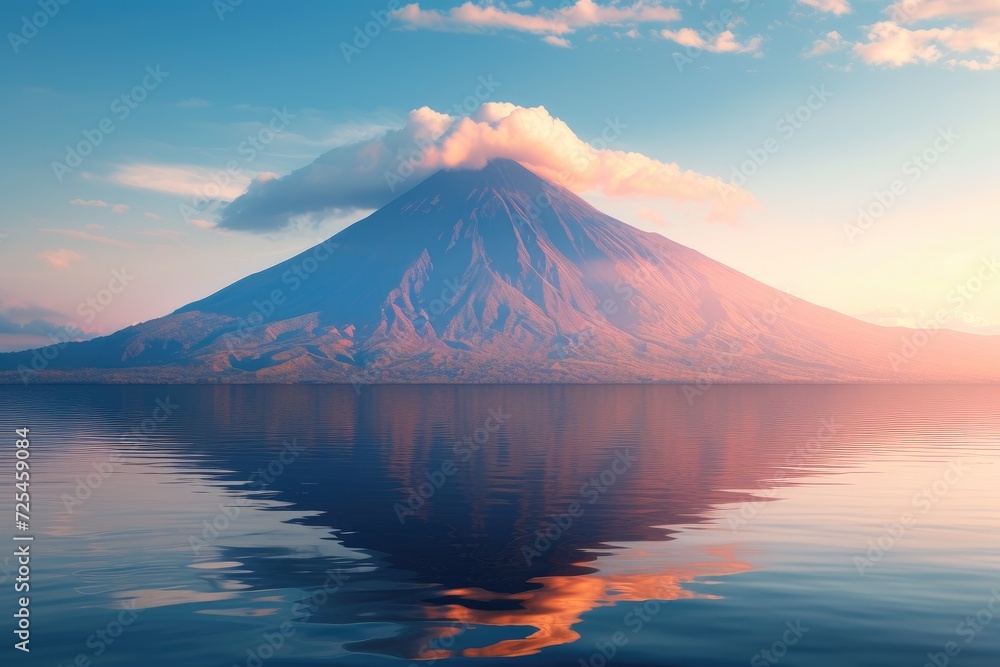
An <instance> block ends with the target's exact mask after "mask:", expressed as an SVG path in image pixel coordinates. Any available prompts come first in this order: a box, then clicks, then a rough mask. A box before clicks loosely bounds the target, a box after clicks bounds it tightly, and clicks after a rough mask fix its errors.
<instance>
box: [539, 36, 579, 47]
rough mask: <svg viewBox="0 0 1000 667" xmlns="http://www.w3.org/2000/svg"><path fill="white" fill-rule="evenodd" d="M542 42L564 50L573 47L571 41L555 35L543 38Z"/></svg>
mask: <svg viewBox="0 0 1000 667" xmlns="http://www.w3.org/2000/svg"><path fill="white" fill-rule="evenodd" d="M542 41H543V42H545V43H546V44H551V45H552V46H558V47H560V48H563V49H571V48H573V45H572V44H570V42H569V40H568V39H566V38H565V37H557V36H555V35H546V36H545V37H542Z"/></svg>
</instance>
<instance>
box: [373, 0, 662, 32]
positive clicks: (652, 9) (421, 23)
mask: <svg viewBox="0 0 1000 667" xmlns="http://www.w3.org/2000/svg"><path fill="white" fill-rule="evenodd" d="M519 8H522V7H520V6H519ZM523 8H527V7H523ZM393 18H395V19H397V20H399V21H401V22H402V23H404V24H406V25H407V26H408V27H410V28H424V29H427V30H441V31H452V32H481V31H484V30H512V31H516V32H526V33H533V34H536V35H557V36H558V35H567V34H570V33H572V32H575V31H577V30H579V29H581V28H595V27H600V26H623V25H635V24H638V23H667V22H670V21H676V20H677V19H679V18H680V12H678V11H677V10H676V9H674V8H673V7H667V6H664V5H663V4H662V3H660V2H657V1H655V0H639V1H637V2H634V3H633V4H629V5H625V4H608V5H599V4H597V3H596V2H594V1H593V0H577V1H576V2H575V3H571V4H568V5H565V6H563V7H560V8H559V9H548V8H544V7H543V8H539V9H538V11H537V12H535V13H531V14H528V13H523V12H515V11H511V10H509V9H507V8H505V7H503V6H497V5H492V4H476V3H473V2H465V3H464V4H462V5H460V6H458V7H453V8H451V9H449V10H441V9H423V8H421V6H420V4H419V3H413V4H410V5H406V6H404V7H401V8H400V9H398V10H396V11H395V12H394V13H393Z"/></svg>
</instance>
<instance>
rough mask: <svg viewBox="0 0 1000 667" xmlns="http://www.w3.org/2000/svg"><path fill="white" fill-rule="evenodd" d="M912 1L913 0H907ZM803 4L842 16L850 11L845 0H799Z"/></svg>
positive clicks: (849, 6) (848, 4)
mask: <svg viewBox="0 0 1000 667" xmlns="http://www.w3.org/2000/svg"><path fill="white" fill-rule="evenodd" d="M909 1H911V2H912V1H913V0H909ZM799 2H800V3H802V4H803V5H809V6H810V7H813V8H815V9H818V10H819V11H821V12H827V13H830V14H836V15H837V16H843V15H844V14H850V13H851V5H850V3H849V2H848V1H847V0H799Z"/></svg>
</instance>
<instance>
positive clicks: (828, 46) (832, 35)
mask: <svg viewBox="0 0 1000 667" xmlns="http://www.w3.org/2000/svg"><path fill="white" fill-rule="evenodd" d="M846 46H848V42H846V41H844V38H843V37H842V36H841V34H840V33H839V32H837V31H836V30H833V31H831V32H828V33H826V37H824V38H823V39H817V40H816V41H815V42H813V44H812V48H811V49H809V51H807V52H806V54H805V55H806V57H807V58H815V57H817V56H825V55H827V54H830V53H834V52H836V51H840V50H841V49H843V48H844V47H846Z"/></svg>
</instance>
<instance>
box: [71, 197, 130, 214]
mask: <svg viewBox="0 0 1000 667" xmlns="http://www.w3.org/2000/svg"><path fill="white" fill-rule="evenodd" d="M69 203H70V204H73V205H74V206H92V207H95V208H110V209H111V211H112V212H113V213H124V212H125V211H127V210H128V204H109V203H108V202H106V201H103V200H101V199H71V200H70V201H69Z"/></svg>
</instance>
